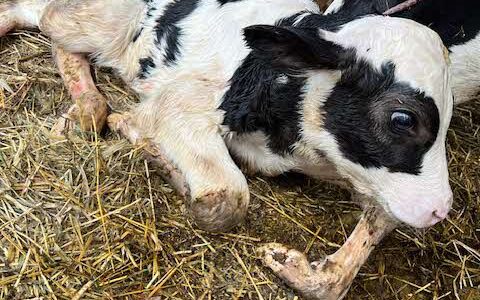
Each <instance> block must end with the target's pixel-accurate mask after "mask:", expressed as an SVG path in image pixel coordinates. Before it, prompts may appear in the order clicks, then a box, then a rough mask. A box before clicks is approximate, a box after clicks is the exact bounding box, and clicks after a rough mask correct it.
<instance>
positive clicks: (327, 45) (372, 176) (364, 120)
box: [245, 16, 453, 227]
mask: <svg viewBox="0 0 480 300" xmlns="http://www.w3.org/2000/svg"><path fill="white" fill-rule="evenodd" d="M302 18H303V21H302V22H303V24H307V25H306V26H304V27H302V26H301V23H300V22H297V23H296V25H297V26H283V27H282V26H252V27H249V28H247V29H246V30H245V36H246V41H247V43H248V45H249V46H250V47H251V48H252V49H253V51H256V52H258V53H259V55H265V57H268V58H269V59H270V61H271V64H272V65H273V66H274V68H277V69H278V70H281V72H282V73H288V74H289V76H294V77H302V76H303V77H305V85H304V87H303V96H302V97H303V100H302V103H300V104H299V107H298V110H299V113H300V115H301V118H302V120H301V124H300V138H299V141H298V143H297V145H300V144H301V145H302V146H301V148H302V151H303V152H310V153H322V154H324V155H325V156H326V157H327V158H328V160H329V161H330V162H331V163H333V164H334V165H335V167H336V168H337V170H338V172H339V173H340V175H342V176H344V177H346V178H347V179H349V180H350V182H351V183H352V184H353V186H354V188H355V189H356V190H358V191H359V192H361V193H363V194H365V195H367V196H370V197H372V198H374V199H376V200H377V201H378V202H379V203H380V204H381V205H382V206H383V207H384V208H385V209H386V211H387V212H389V213H390V214H391V215H393V216H394V217H396V218H397V219H398V220H400V221H402V222H405V223H407V224H409V225H411V226H414V227H427V226H431V225H433V224H435V223H437V222H438V221H440V220H442V219H444V218H445V217H446V216H447V214H448V211H449V209H450V207H451V201H452V192H451V189H450V186H449V182H448V170H447V160H446V148H445V139H446V134H447V128H448V126H449V123H450V118H451V113H452V106H453V99H452V94H451V90H450V86H449V72H448V69H449V68H448V57H447V56H446V54H445V49H444V47H443V45H442V42H441V40H440V38H439V37H438V35H437V34H436V33H435V32H433V31H431V30H430V29H428V28H427V27H424V26H422V25H420V24H418V23H415V22H413V21H410V20H405V19H399V18H390V17H381V16H369V17H364V18H361V19H358V20H354V21H351V22H348V23H346V24H344V25H342V26H340V27H339V28H338V29H337V30H335V31H326V30H322V29H321V28H322V27H321V25H319V26H318V27H317V26H314V24H315V19H312V20H308V16H302ZM298 24H300V25H298ZM285 84H288V81H285ZM299 148H300V146H299ZM305 149H307V150H305Z"/></svg>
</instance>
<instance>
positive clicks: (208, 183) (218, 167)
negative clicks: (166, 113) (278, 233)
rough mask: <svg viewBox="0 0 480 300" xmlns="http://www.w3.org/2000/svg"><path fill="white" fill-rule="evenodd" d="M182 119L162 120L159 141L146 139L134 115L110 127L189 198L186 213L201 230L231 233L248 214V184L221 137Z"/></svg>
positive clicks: (115, 117)
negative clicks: (134, 146) (140, 148)
mask: <svg viewBox="0 0 480 300" xmlns="http://www.w3.org/2000/svg"><path fill="white" fill-rule="evenodd" d="M183 117H184V116H182V115H181V114H180V115H176V116H175V119H176V121H174V120H163V121H164V122H161V124H163V125H159V126H156V128H158V130H155V131H156V132H157V137H147V136H146V134H145V131H144V130H142V129H140V128H141V126H138V125H139V124H138V123H142V122H144V118H138V117H135V114H134V113H132V114H131V115H128V114H123V115H121V114H112V115H110V116H109V117H108V126H109V127H110V129H112V130H114V131H118V132H120V133H121V134H122V135H123V136H125V137H126V138H127V139H128V140H130V142H131V143H132V144H134V145H138V146H142V150H143V154H144V155H145V156H146V157H147V158H148V159H149V160H150V161H151V162H152V163H153V164H154V166H155V167H156V168H157V170H158V171H159V172H160V174H161V175H162V177H163V178H164V179H165V180H166V181H167V182H168V183H170V184H171V185H172V186H173V187H174V188H175V190H176V191H177V192H178V194H180V195H181V196H183V197H184V198H185V200H186V206H187V209H188V212H189V214H190V215H191V216H192V218H193V220H194V222H195V223H196V225H197V226H198V227H199V228H201V229H203V230H206V231H210V232H223V231H226V230H229V229H230V228H232V227H233V226H235V225H238V224H239V223H240V222H241V221H243V220H244V218H245V215H246V213H247V207H248V203H249V197H250V195H249V191H248V185H247V181H246V179H245V177H244V176H243V174H242V173H241V171H240V170H239V169H238V167H237V166H236V165H235V163H234V162H233V160H232V159H231V157H230V155H229V153H228V150H227V148H226V146H225V144H224V142H223V139H222V138H221V136H220V135H219V134H218V132H217V131H216V130H214V129H213V130H212V128H205V127H204V126H203V122H201V121H200V124H199V123H196V122H195V121H193V120H192V121H191V122H188V121H186V120H185V119H186V118H185V119H183ZM182 119H183V120H182ZM157 120H158V119H157ZM200 120H201V118H200ZM158 121H162V120H158ZM184 121H185V122H184ZM175 124H177V125H180V126H178V127H177V126H175Z"/></svg>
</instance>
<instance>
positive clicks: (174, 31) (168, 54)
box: [154, 0, 199, 65]
mask: <svg viewBox="0 0 480 300" xmlns="http://www.w3.org/2000/svg"><path fill="white" fill-rule="evenodd" d="M198 2H199V0H176V1H174V2H172V3H170V4H168V5H167V7H166V8H165V10H164V12H163V15H162V16H161V17H160V18H158V19H157V24H156V25H155V28H154V32H155V33H156V43H157V44H158V45H160V43H162V42H163V40H165V56H164V60H163V63H164V64H166V65H171V64H174V63H175V61H176V58H177V55H178V54H179V53H180V51H179V47H180V45H179V38H180V36H181V34H182V29H181V28H180V27H178V23H179V22H180V21H182V20H183V19H185V18H186V17H188V16H189V15H190V14H191V13H192V12H193V11H194V10H195V8H197V6H198Z"/></svg>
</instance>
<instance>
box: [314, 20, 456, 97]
mask: <svg viewBox="0 0 480 300" xmlns="http://www.w3.org/2000/svg"><path fill="white" fill-rule="evenodd" d="M321 33H322V34H323V35H324V36H325V38H327V39H329V40H332V41H335V43H337V44H339V45H342V46H343V47H345V48H354V49H355V50H356V53H357V55H358V56H359V57H362V58H365V59H367V60H368V61H369V62H370V63H371V64H372V65H373V66H374V67H376V68H377V69H380V67H381V66H382V64H384V63H386V62H389V61H391V62H393V63H394V64H395V68H396V72H395V75H396V78H397V79H398V80H401V81H405V82H408V83H409V84H410V85H411V86H412V87H413V88H418V89H421V90H422V91H424V92H425V93H426V94H427V96H430V97H433V98H437V97H442V96H444V95H443V94H441V93H439V91H440V90H441V89H439V88H438V84H439V83H441V82H444V81H445V73H446V72H447V68H448V64H447V61H446V59H445V56H444V52H443V49H444V46H443V44H442V41H441V39H440V37H439V36H438V34H437V33H435V32H434V31H433V30H431V29H429V28H428V27H426V26H423V25H421V24H419V23H417V22H414V21H411V20H408V19H401V18H392V17H384V16H367V17H364V18H360V19H358V20H354V21H352V22H349V23H347V24H345V25H344V26H343V27H342V28H341V29H340V30H339V31H338V32H337V33H334V32H328V31H321Z"/></svg>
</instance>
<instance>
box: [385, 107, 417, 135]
mask: <svg viewBox="0 0 480 300" xmlns="http://www.w3.org/2000/svg"><path fill="white" fill-rule="evenodd" d="M390 123H391V125H392V129H393V130H394V131H396V132H399V133H402V132H405V131H408V130H409V129H412V128H413V127H414V126H415V117H414V116H413V114H412V113H411V112H408V111H402V110H398V111H394V112H393V113H392V115H391V117H390Z"/></svg>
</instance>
